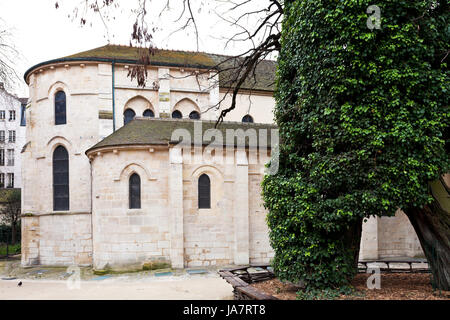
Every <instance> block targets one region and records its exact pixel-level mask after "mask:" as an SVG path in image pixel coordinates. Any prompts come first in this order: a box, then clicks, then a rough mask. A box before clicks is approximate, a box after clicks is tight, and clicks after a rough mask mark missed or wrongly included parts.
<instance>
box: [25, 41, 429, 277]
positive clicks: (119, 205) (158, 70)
mask: <svg viewBox="0 0 450 320" xmlns="http://www.w3.org/2000/svg"><path fill="white" fill-rule="evenodd" d="M224 59H226V57H224V56H220V55H213V54H207V53H199V52H183V51H169V50H157V51H156V53H155V54H154V55H153V56H152V57H151V64H150V66H149V67H148V69H147V72H148V80H147V84H148V85H147V86H146V87H140V86H138V85H137V82H136V81H131V80H130V77H128V73H129V70H130V68H131V67H132V66H133V65H135V64H136V63H137V61H138V49H135V48H130V47H126V46H115V45H107V46H104V47H100V48H96V49H93V50H90V51H85V52H81V53H78V54H74V55H71V56H68V57H63V58H59V59H54V60H50V61H46V62H42V63H40V64H38V65H35V66H33V67H31V68H30V69H29V70H28V71H27V72H26V73H25V81H26V82H27V84H28V85H29V91H30V103H29V105H28V106H27V110H26V137H27V142H26V144H25V146H24V148H23V149H22V153H21V157H22V184H23V189H22V265H24V266H27V265H53V266H69V265H80V266H93V267H94V269H108V268H111V269H123V268H125V269H131V268H135V269H139V268H142V265H143V264H144V263H152V262H157V263H163V264H166V265H170V266H171V267H173V268H184V267H200V266H201V267H207V266H215V265H229V264H236V265H244V264H260V263H269V262H270V260H271V258H273V255H274V253H273V250H272V249H271V247H270V242H269V236H268V232H269V231H268V228H267V225H266V221H265V218H266V214H267V212H266V211H265V209H264V206H263V202H262V199H261V196H260V193H261V186H260V184H261V181H262V179H263V177H264V174H265V173H266V174H267V173H268V172H269V174H270V170H276V168H273V166H272V164H271V166H270V167H266V166H265V164H266V163H268V162H269V160H270V159H271V157H272V159H273V157H274V154H276V152H274V150H275V149H276V148H277V145H278V131H277V128H276V126H275V125H274V119H273V109H274V105H275V101H274V98H273V91H274V78H275V69H276V66H275V62H274V61H263V62H261V63H260V64H259V66H258V68H257V70H256V73H255V78H254V80H255V81H248V82H246V83H244V85H243V87H242V90H241V91H240V93H239V95H238V98H237V101H236V102H237V103H236V109H235V110H233V111H232V112H230V113H229V114H228V115H227V116H226V118H225V120H226V121H224V122H223V123H222V124H221V125H220V126H219V127H218V128H217V129H215V124H216V120H217V118H218V116H219V114H220V110H223V109H224V108H226V107H229V106H230V104H231V94H230V93H229V83H228V81H227V79H226V76H224V73H221V74H219V75H217V74H215V73H214V72H210V71H209V70H211V68H213V67H214V66H216V65H217V64H218V63H219V62H220V61H223V60H224ZM217 106H219V108H216V107H217ZM272 163H276V161H272ZM421 254H422V251H421V248H420V243H419V241H418V239H417V237H416V235H415V233H414V230H413V228H412V226H411V225H410V224H409V222H408V220H407V218H406V216H405V215H404V214H403V213H401V212H398V213H397V214H396V216H395V217H392V218H371V219H369V221H368V222H367V223H365V224H364V226H363V238H362V244H361V258H366V259H368V258H371V259H376V258H381V257H388V256H418V255H421Z"/></svg>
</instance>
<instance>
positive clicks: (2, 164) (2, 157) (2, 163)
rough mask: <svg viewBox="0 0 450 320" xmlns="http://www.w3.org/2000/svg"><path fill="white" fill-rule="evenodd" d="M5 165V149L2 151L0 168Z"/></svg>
mask: <svg viewBox="0 0 450 320" xmlns="http://www.w3.org/2000/svg"><path fill="white" fill-rule="evenodd" d="M4 165H5V149H0V166H4Z"/></svg>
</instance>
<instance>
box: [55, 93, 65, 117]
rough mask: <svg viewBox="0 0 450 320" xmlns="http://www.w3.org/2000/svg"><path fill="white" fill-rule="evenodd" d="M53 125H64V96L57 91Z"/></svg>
mask: <svg viewBox="0 0 450 320" xmlns="http://www.w3.org/2000/svg"><path fill="white" fill-rule="evenodd" d="M55 124H66V94H65V92H64V91H58V92H57V93H56V94H55Z"/></svg>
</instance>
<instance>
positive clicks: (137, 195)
mask: <svg viewBox="0 0 450 320" xmlns="http://www.w3.org/2000/svg"><path fill="white" fill-rule="evenodd" d="M129 196H130V209H140V208H141V178H140V177H139V175H138V174H137V173H133V174H132V175H131V176H130V190H129Z"/></svg>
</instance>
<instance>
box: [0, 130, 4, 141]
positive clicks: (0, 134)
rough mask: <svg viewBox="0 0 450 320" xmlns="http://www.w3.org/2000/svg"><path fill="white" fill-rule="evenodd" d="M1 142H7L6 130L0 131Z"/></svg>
mask: <svg viewBox="0 0 450 320" xmlns="http://www.w3.org/2000/svg"><path fill="white" fill-rule="evenodd" d="M0 142H5V130H0Z"/></svg>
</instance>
